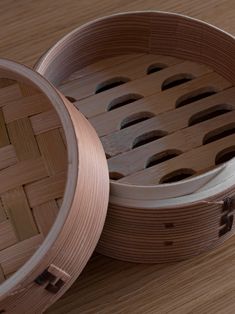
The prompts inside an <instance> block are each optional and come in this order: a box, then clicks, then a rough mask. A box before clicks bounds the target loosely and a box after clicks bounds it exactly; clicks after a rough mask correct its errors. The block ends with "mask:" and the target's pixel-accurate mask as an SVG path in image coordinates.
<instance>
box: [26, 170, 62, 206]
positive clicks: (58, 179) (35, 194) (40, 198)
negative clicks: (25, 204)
mask: <svg viewBox="0 0 235 314" xmlns="http://www.w3.org/2000/svg"><path fill="white" fill-rule="evenodd" d="M65 179H66V173H65V172H62V173H59V174H56V175H54V176H52V177H49V178H46V179H43V180H40V181H37V182H35V183H31V184H27V185H26V186H25V192H26V194H27V198H28V200H29V204H30V207H35V206H38V205H40V204H43V203H46V202H48V201H49V200H51V199H56V198H60V197H62V196H63V194H64V188H65Z"/></svg>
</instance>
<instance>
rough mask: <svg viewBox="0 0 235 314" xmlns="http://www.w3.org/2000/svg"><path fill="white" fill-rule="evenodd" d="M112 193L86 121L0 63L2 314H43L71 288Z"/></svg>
mask: <svg viewBox="0 0 235 314" xmlns="http://www.w3.org/2000/svg"><path fill="white" fill-rule="evenodd" d="M108 194H109V180H108V170H107V163H106V159H105V154H104V152H103V148H102V145H101V143H100V141H99V138H98V136H97V135H96V132H95V131H94V130H93V128H92V127H91V126H90V125H89V123H88V121H87V120H86V119H85V118H84V117H83V116H82V114H81V113H79V112H78V111H77V110H75V108H74V106H73V105H72V104H71V103H70V102H69V101H68V100H67V99H65V98H64V97H63V96H62V95H61V94H60V93H59V92H57V91H56V90H55V89H54V88H53V86H52V85H50V84H49V83H48V82H47V81H46V80H45V79H44V78H43V77H41V76H40V75H39V74H38V73H35V72H33V71H32V70H31V69H29V68H27V67H25V66H23V65H20V64H17V63H15V62H12V61H8V60H0V281H1V286H0V313H41V312H42V311H43V310H45V309H46V308H47V307H48V306H49V305H50V304H52V303H53V302H54V301H55V300H56V299H58V298H59V297H60V296H61V295H62V294H63V293H64V292H65V291H66V290H67V289H68V288H69V286H70V285H71V284H72V283H73V281H74V280H75V279H76V278H77V277H78V275H79V274H80V273H81V271H82V269H83V268H84V266H85V265H86V263H87V261H88V259H89V258H90V256H91V254H92V252H93V251H94V249H95V246H96V244H97V242H98V239H99V237H100V234H101V231H102V228H103V224H104V220H105V216H106V211H107V203H108Z"/></svg>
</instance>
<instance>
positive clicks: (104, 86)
mask: <svg viewBox="0 0 235 314" xmlns="http://www.w3.org/2000/svg"><path fill="white" fill-rule="evenodd" d="M129 81H130V79H129V78H127V77H114V78H112V79H109V80H107V81H104V82H102V83H100V84H98V86H97V87H96V91H95V94H98V93H101V92H104V91H106V90H108V89H111V88H114V87H117V86H119V85H122V84H125V83H127V82H129Z"/></svg>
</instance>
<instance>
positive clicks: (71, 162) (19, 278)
mask: <svg viewBox="0 0 235 314" xmlns="http://www.w3.org/2000/svg"><path fill="white" fill-rule="evenodd" d="M5 73H6V74H5ZM4 75H5V77H6V78H11V79H16V78H17V79H18V81H20V80H21V79H22V82H25V83H28V84H31V85H34V86H36V87H37V88H38V89H39V90H40V91H42V92H43V93H44V94H45V96H46V97H47V98H48V100H49V101H50V103H51V104H52V106H53V108H54V109H55V110H56V112H57V114H58V115H59V118H60V121H61V124H62V126H63V128H64V131H65V137H66V142H67V155H68V167H67V180H66V187H65V192H64V197H63V202H62V205H61V207H60V210H59V212H58V215H57V217H56V219H55V222H54V224H53V226H52V227H51V229H50V231H49V233H48V234H47V236H46V237H45V239H44V240H43V242H42V244H41V245H40V247H39V248H38V249H37V250H36V251H35V252H34V254H33V255H32V256H31V257H30V258H29V259H28V260H27V261H26V263H25V264H24V265H23V266H22V267H21V268H19V270H18V271H17V272H16V273H14V274H13V275H12V276H11V277H10V278H8V279H6V280H5V281H4V282H3V283H2V284H1V285H0V301H3V300H4V299H5V298H7V297H9V296H12V295H14V294H15V293H18V292H17V290H20V289H19V288H22V282H23V281H24V280H25V278H26V277H27V276H28V274H29V273H31V272H32V273H33V272H35V271H36V272H38V274H39V273H40V269H38V270H35V269H36V268H38V266H39V265H40V263H41V262H42V261H43V259H44V258H45V257H46V255H47V253H48V251H49V250H50V249H51V248H52V247H53V246H54V245H55V244H56V242H57V240H58V237H59V236H61V234H62V231H61V230H62V228H63V226H64V224H65V222H66V220H67V219H68V217H69V215H70V212H71V206H72V205H73V202H74V197H75V193H76V188H77V186H78V182H79V181H78V180H79V173H80V171H81V170H80V168H81V167H79V166H78V162H79V161H80V158H79V156H80V149H79V146H80V143H79V138H77V136H76V134H78V130H77V131H76V128H75V127H74V121H73V117H72V116H71V112H72V113H74V112H73V105H72V104H70V102H69V101H68V100H67V99H65V97H64V96H63V95H62V94H60V92H59V91H57V90H56V88H54V86H53V85H52V84H51V83H50V82H48V81H47V80H46V79H45V78H44V77H43V76H42V75H40V74H39V73H38V72H36V71H34V70H33V69H31V68H29V67H27V66H25V65H22V64H20V63H17V62H14V61H11V60H9V59H2V58H1V59H0V76H1V77H4ZM65 104H66V106H65ZM68 108H70V110H68ZM69 111H70V112H69ZM76 112H78V111H76ZM75 115H76V113H75ZM78 116H80V117H81V119H82V120H83V121H84V123H86V125H87V126H88V127H89V129H90V131H91V136H92V137H93V138H94V140H96V141H97V140H98V137H97V136H96V133H95V132H94V130H93V128H92V127H91V126H90V124H89V122H87V120H86V119H85V118H84V117H83V115H82V114H81V113H79V114H78V115H77V117H78ZM77 117H75V118H77ZM77 122H79V120H78V119H77ZM80 122H81V121H80ZM71 125H72V126H73V128H72V127H69V126H71ZM91 136H90V137H91ZM68 140H69V143H70V145H68ZM97 143H98V144H97V145H98V146H99V147H98V154H99V157H100V160H101V161H102V164H101V168H102V169H101V170H100V169H99V171H98V170H97V174H96V176H97V177H98V178H99V182H98V184H100V181H102V184H103V188H102V192H103V194H102V195H101V197H102V200H101V201H100V203H102V204H103V207H104V208H101V211H100V212H101V213H100V217H99V218H100V220H99V221H98V222H97V225H99V227H97V230H96V237H95V238H93V240H92V241H93V242H95V243H88V244H89V250H91V248H92V251H94V248H95V246H96V244H97V242H98V240H99V236H100V234H101V230H102V229H103V225H104V220H105V217H106V212H107V207H108V197H109V178H108V167H107V163H106V159H105V154H104V152H103V149H101V148H102V145H101V143H100V142H99V141H97ZM96 148H97V147H96ZM102 154H103V156H102ZM102 158H103V159H102ZM103 161H105V163H104V162H103ZM97 168H98V167H97ZM82 172H84V171H82ZM89 188H90V187H88V189H89ZM71 190H72V192H71ZM68 195H69V197H68ZM71 195H72V197H71ZM76 205H78V204H76ZM93 205H94V204H93ZM105 205H107V206H105ZM100 207H101V206H100ZM89 218H90V217H89ZM73 219H74V222H77V221H78V219H76V218H75V217H74V218H73ZM73 228H74V226H73ZM57 244H58V243H57ZM53 254H55V255H56V254H58V252H53ZM87 257H88V256H85V257H84V256H83V257H82V258H83V259H84V260H86V261H85V264H86V263H87V261H88V259H89V258H87ZM89 257H90V255H89ZM79 266H80V267H78V275H79V274H80V273H81V271H82V269H83V268H84V267H85V265H84V261H83V264H82V265H79ZM81 268H82V269H81ZM28 280H29V276H28V277H27V281H28ZM16 287H17V289H16ZM66 290H67V289H66ZM51 299H53V295H52V298H51ZM53 300H54V299H53ZM49 305H50V304H48V306H49Z"/></svg>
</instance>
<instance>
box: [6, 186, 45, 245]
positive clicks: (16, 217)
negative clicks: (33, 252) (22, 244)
mask: <svg viewBox="0 0 235 314" xmlns="http://www.w3.org/2000/svg"><path fill="white" fill-rule="evenodd" d="M1 198H2V202H3V205H4V208H5V211H6V212H7V215H8V217H9V219H10V222H11V224H12V226H13V227H14V230H15V233H16V235H17V238H18V239H19V240H20V241H22V240H25V239H28V238H30V237H32V236H34V235H36V234H38V233H39V232H38V229H37V226H36V224H35V221H34V219H33V216H32V212H31V209H30V207H29V205H28V201H27V198H26V195H25V193H24V190H23V188H22V187H20V188H17V189H14V190H10V191H8V192H6V193H4V194H2V195H1Z"/></svg>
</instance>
